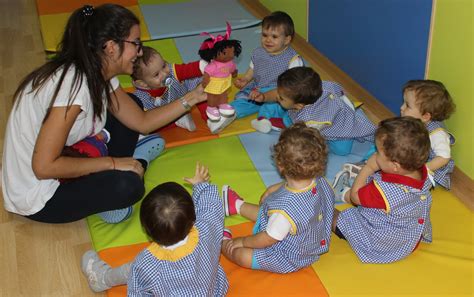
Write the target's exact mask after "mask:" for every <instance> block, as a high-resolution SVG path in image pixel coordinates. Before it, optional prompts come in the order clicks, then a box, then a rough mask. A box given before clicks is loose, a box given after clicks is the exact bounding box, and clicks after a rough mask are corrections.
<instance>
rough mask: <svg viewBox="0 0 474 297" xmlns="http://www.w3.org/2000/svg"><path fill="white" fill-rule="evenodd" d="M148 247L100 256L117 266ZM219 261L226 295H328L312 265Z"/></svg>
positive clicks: (240, 228)
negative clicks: (249, 265) (292, 267)
mask: <svg viewBox="0 0 474 297" xmlns="http://www.w3.org/2000/svg"><path fill="white" fill-rule="evenodd" d="M252 227H253V223H243V224H239V225H235V226H230V227H229V228H230V229H231V230H232V234H233V235H234V236H243V235H248V234H251V233H252ZM147 246H148V243H140V244H135V245H130V246H124V247H116V248H110V249H105V250H102V251H100V252H99V255H100V257H101V258H102V259H103V260H104V261H105V262H107V263H108V264H109V265H111V266H112V267H117V266H120V265H122V264H124V263H127V262H129V261H132V260H133V259H134V258H135V256H136V255H137V254H138V253H139V252H140V251H142V250H143V249H144V248H146V247H147ZM221 264H222V266H223V267H224V271H225V272H226V274H227V278H228V279H229V291H228V292H227V296H267V295H268V296H321V297H327V296H329V295H328V292H327V291H326V289H325V287H324V286H323V284H322V283H321V280H320V279H319V277H318V275H317V274H316V273H315V271H314V270H313V269H312V268H311V267H307V268H305V269H302V270H300V271H297V272H294V273H289V274H276V273H270V272H264V271H257V270H250V269H246V268H242V267H239V266H237V265H235V264H233V263H231V262H229V261H228V260H227V259H225V258H224V257H221ZM126 295H127V287H126V286H118V287H114V288H112V289H110V290H108V291H107V296H109V297H119V296H120V297H124V296H126Z"/></svg>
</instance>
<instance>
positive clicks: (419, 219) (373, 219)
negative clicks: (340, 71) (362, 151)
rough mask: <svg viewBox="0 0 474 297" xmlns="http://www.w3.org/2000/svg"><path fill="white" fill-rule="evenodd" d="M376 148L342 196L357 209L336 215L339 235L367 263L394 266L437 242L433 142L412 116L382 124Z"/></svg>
mask: <svg viewBox="0 0 474 297" xmlns="http://www.w3.org/2000/svg"><path fill="white" fill-rule="evenodd" d="M375 143H376V147H377V152H376V153H374V154H373V155H372V156H371V157H370V158H369V160H368V161H367V164H366V165H365V166H364V167H362V170H361V172H360V173H359V175H358V176H357V177H356V179H355V181H354V184H353V186H352V188H349V187H347V188H346V189H345V190H344V191H342V193H341V194H340V198H342V199H343V201H344V202H347V203H352V204H353V205H355V207H351V208H348V209H346V210H343V211H342V212H339V211H338V210H335V213H334V222H333V231H334V233H336V235H337V236H339V237H340V238H342V239H345V240H347V241H348V242H349V244H350V245H351V247H352V249H353V250H354V252H355V253H356V254H357V256H358V257H359V259H360V260H361V261H362V262H364V263H390V262H395V261H398V260H400V259H403V258H405V257H406V256H408V255H410V254H411V253H412V252H413V251H414V250H415V248H416V247H417V246H418V243H419V242H420V241H424V242H431V240H432V238H431V222H430V209H431V193H430V189H431V187H432V183H431V180H430V177H429V175H428V169H427V168H426V166H425V163H426V160H427V159H428V156H429V154H430V138H429V134H428V130H427V129H426V127H425V125H424V124H423V123H422V122H421V121H420V120H419V119H415V118H412V117H409V116H407V117H397V118H391V119H387V120H384V121H382V122H380V125H379V128H378V129H377V132H376V133H375Z"/></svg>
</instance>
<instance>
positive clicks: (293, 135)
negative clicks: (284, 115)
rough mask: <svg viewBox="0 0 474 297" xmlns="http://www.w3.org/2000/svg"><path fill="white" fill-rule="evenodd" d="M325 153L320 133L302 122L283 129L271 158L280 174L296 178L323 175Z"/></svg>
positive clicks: (325, 148) (326, 151) (324, 143)
mask: <svg viewBox="0 0 474 297" xmlns="http://www.w3.org/2000/svg"><path fill="white" fill-rule="evenodd" d="M327 155H328V149H327V146H326V141H325V140H324V138H323V137H322V136H321V133H319V131H318V130H317V129H313V128H310V127H307V126H306V124H305V123H302V122H299V123H295V124H293V125H292V126H290V127H288V128H286V129H284V130H283V131H282V132H281V135H280V138H279V139H278V143H277V144H275V145H274V146H273V159H274V160H275V163H276V165H277V167H278V170H279V172H280V175H282V176H283V177H290V178H293V179H296V180H303V179H308V178H315V177H318V176H323V175H324V172H325V170H326V163H327Z"/></svg>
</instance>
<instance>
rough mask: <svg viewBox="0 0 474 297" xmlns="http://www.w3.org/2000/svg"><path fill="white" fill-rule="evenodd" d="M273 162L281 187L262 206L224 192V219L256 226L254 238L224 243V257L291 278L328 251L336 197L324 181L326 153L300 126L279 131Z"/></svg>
mask: <svg viewBox="0 0 474 297" xmlns="http://www.w3.org/2000/svg"><path fill="white" fill-rule="evenodd" d="M273 158H274V161H275V163H276V167H277V169H278V171H279V173H280V174H281V176H282V177H283V178H284V179H285V182H283V183H279V184H276V185H273V186H271V187H270V188H268V189H267V191H266V192H265V193H264V195H263V197H262V201H261V204H260V206H259V205H254V204H250V203H246V202H244V201H243V200H242V198H240V197H239V196H238V195H237V194H236V193H235V192H234V191H233V190H231V189H230V188H229V187H228V186H224V188H223V198H224V208H225V212H226V215H233V214H237V213H238V214H241V215H242V216H244V217H245V218H248V219H250V220H252V221H255V222H256V223H255V227H254V234H253V235H250V236H246V237H240V238H235V239H232V240H225V241H223V244H222V253H223V254H224V256H225V257H227V258H228V259H229V260H230V261H232V262H234V263H236V264H238V265H240V266H243V267H246V268H252V269H260V270H266V271H271V272H276V273H289V272H293V271H297V270H299V269H301V268H304V267H307V266H309V265H311V264H312V263H314V262H315V261H317V260H318V259H319V256H320V255H321V254H323V253H326V252H327V251H328V249H329V242H330V238H331V222H332V216H333V211H334V210H333V205H334V192H333V190H332V188H331V186H330V185H329V184H328V183H327V181H326V179H325V178H324V177H323V174H324V171H325V169H326V162H327V147H326V143H325V141H324V138H323V137H322V136H321V134H320V133H319V131H318V130H316V129H312V128H309V127H307V126H306V125H305V124H303V123H297V124H295V125H293V126H291V127H289V128H287V129H285V130H283V132H282V133H281V135H280V139H279V141H278V143H277V144H276V145H275V146H274V148H273Z"/></svg>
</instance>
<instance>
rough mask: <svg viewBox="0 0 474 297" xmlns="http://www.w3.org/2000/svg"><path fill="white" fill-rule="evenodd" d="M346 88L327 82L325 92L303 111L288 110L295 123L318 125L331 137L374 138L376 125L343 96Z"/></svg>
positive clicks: (324, 85)
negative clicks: (342, 97) (350, 104)
mask: <svg viewBox="0 0 474 297" xmlns="http://www.w3.org/2000/svg"><path fill="white" fill-rule="evenodd" d="M342 95H344V90H343V89H342V87H341V86H340V85H339V84H337V83H335V82H330V81H323V94H322V95H321V97H320V98H319V99H318V100H317V101H316V102H315V103H313V104H308V105H305V106H304V107H303V108H302V109H300V110H294V109H292V110H288V115H289V116H290V118H291V120H292V121H293V123H296V122H305V123H306V125H307V126H309V127H315V128H317V129H318V130H320V132H321V134H322V135H323V136H324V137H325V138H326V139H327V140H349V139H356V140H359V141H372V142H373V141H374V134H375V129H376V127H375V125H374V124H373V123H372V122H371V121H370V120H369V119H368V118H367V117H366V116H365V115H364V114H363V113H362V112H360V111H356V110H354V109H352V108H351V106H349V105H348V103H346V102H345V101H344V100H342V99H341V96H342Z"/></svg>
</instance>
